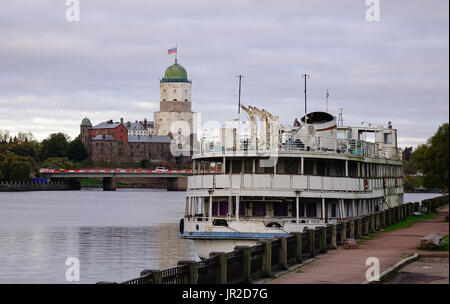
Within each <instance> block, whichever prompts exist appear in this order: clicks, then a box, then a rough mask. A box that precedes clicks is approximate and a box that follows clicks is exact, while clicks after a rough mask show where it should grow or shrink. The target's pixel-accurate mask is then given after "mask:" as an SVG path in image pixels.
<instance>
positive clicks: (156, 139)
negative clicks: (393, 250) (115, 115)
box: [128, 135, 172, 143]
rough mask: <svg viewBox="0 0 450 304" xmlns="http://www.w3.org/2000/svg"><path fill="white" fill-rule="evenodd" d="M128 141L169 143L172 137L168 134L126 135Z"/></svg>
mask: <svg viewBox="0 0 450 304" xmlns="http://www.w3.org/2000/svg"><path fill="white" fill-rule="evenodd" d="M128 142H136V143H138V142H143V143H170V142H172V139H171V138H170V137H169V136H147V135H128Z"/></svg>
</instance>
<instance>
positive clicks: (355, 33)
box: [0, 0, 449, 145]
mask: <svg viewBox="0 0 450 304" xmlns="http://www.w3.org/2000/svg"><path fill="white" fill-rule="evenodd" d="M64 2H65V1H56V0H47V1H44V0H35V1H31V0H27V1H12V0H5V1H2V11H1V12H0V109H1V113H0V129H9V130H11V131H12V132H13V133H14V132H17V131H19V130H20V131H27V130H31V131H33V132H34V133H36V134H35V135H36V136H37V137H40V138H42V137H45V136H46V135H47V134H48V133H50V132H54V130H62V131H64V132H67V133H69V134H70V135H71V136H72V137H74V136H76V135H77V133H78V129H79V126H78V124H79V121H81V119H82V118H83V117H84V115H88V116H89V117H90V118H91V120H92V121H94V122H99V121H102V120H105V119H111V118H113V119H116V120H118V119H119V117H124V118H125V119H129V120H135V119H143V118H144V117H147V118H150V117H152V116H153V115H152V113H153V111H155V110H157V104H158V99H159V79H160V77H161V76H162V75H163V72H164V69H165V68H166V67H167V66H168V65H170V64H171V63H172V61H173V58H172V57H170V56H167V49H168V48H170V47H172V46H174V44H175V43H178V47H179V54H178V55H179V62H180V63H181V64H182V65H183V66H185V67H186V69H187V70H188V75H189V78H191V79H192V80H193V109H194V111H198V112H201V113H202V116H203V117H208V119H215V120H218V121H223V120H225V119H229V118H231V117H232V116H234V115H236V109H237V104H236V103H237V79H236V78H235V76H236V75H238V74H240V73H242V74H244V75H245V76H246V77H245V78H244V80H243V81H244V82H243V84H244V86H243V95H242V97H243V98H242V100H243V103H245V104H252V105H259V106H261V107H264V108H267V109H268V110H269V111H271V112H273V113H276V114H277V115H279V116H280V118H281V120H282V122H284V123H291V122H292V121H293V120H294V118H295V117H299V116H301V115H303V84H302V82H301V81H300V79H299V75H300V74H302V73H305V72H307V73H308V74H310V75H311V79H310V81H309V84H308V86H309V93H308V98H309V102H308V104H309V109H310V110H323V109H324V107H325V101H324V94H325V90H326V89H329V90H330V92H331V96H330V110H331V111H332V112H333V113H334V114H335V115H337V108H339V107H343V108H344V119H345V121H346V122H348V123H350V124H360V123H361V121H362V120H365V121H373V122H374V123H377V124H378V123H379V124H386V123H387V121H389V120H391V121H392V122H393V124H394V127H397V128H398V129H399V140H400V143H401V144H402V145H416V144H417V143H420V141H421V140H422V141H424V140H425V139H426V138H427V137H429V136H431V135H432V134H433V132H434V131H435V129H436V128H437V126H438V125H439V124H440V123H442V122H444V121H448V112H449V108H448V79H449V77H448V69H447V67H448V62H449V61H448V1H441V0H432V1H426V2H424V1H419V0H415V1H412V0H402V1H400V0H399V1H386V0H381V1H380V2H381V21H380V22H377V23H370V22H367V21H366V20H365V19H364V14H365V4H364V3H365V1H363V0H344V1H331V0H330V1H325V0H319V1H318V0H315V1H313V0H308V1H296V0H292V1H278V2H274V1H266V0H264V1H237V0H231V1H226V2H224V1H205V0H202V1H170V2H167V1H155V0H152V1H144V0H139V1H138V0H130V1H106V0H104V1H100V0H90V1H84V0H81V22H79V23H76V24H73V23H69V22H67V21H65V19H64V14H65V6H64ZM30 122H32V124H30ZM27 126H29V127H33V128H30V129H27Z"/></svg>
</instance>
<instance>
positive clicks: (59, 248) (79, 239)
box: [0, 189, 439, 283]
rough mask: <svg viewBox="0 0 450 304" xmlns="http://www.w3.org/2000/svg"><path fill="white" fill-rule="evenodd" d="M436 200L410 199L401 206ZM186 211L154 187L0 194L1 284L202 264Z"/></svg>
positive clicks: (179, 199)
mask: <svg viewBox="0 0 450 304" xmlns="http://www.w3.org/2000/svg"><path fill="white" fill-rule="evenodd" d="M438 195H439V194H427V193H418V194H410V193H405V197H404V201H405V202H416V201H420V200H422V199H425V198H429V197H434V196H438ZM184 205H185V193H184V192H167V191H166V190H154V189H118V190H117V191H115V192H107V191H105V192H104V191H102V190H101V189H83V190H81V191H49V192H47V191H42V192H39V191H37V192H2V193H0V283H69V282H68V281H66V271H67V269H68V268H69V266H70V265H69V266H66V264H65V263H66V259H67V258H69V257H75V258H77V259H78V260H79V262H80V281H79V283H95V282H98V281H113V282H121V281H125V280H128V279H132V278H135V277H137V276H139V273H140V272H141V271H142V270H144V269H163V268H168V267H172V266H175V265H176V264H177V262H178V261H179V260H198V254H197V252H196V249H195V247H194V245H193V242H192V241H190V240H183V239H179V238H178V233H179V224H178V223H179V220H180V218H182V216H183V213H184ZM70 283H73V282H70Z"/></svg>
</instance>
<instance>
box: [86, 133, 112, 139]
mask: <svg viewBox="0 0 450 304" xmlns="http://www.w3.org/2000/svg"><path fill="white" fill-rule="evenodd" d="M92 140H116V139H115V138H114V137H113V136H112V135H109V134H107V135H102V134H98V135H95V136H94V137H93V138H92Z"/></svg>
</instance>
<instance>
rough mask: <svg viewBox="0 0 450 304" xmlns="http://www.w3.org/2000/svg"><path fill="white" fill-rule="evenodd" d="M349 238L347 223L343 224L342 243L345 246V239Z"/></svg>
mask: <svg viewBox="0 0 450 304" xmlns="http://www.w3.org/2000/svg"><path fill="white" fill-rule="evenodd" d="M346 238H347V221H343V222H342V230H341V243H342V244H344V241H345V239H346Z"/></svg>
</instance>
